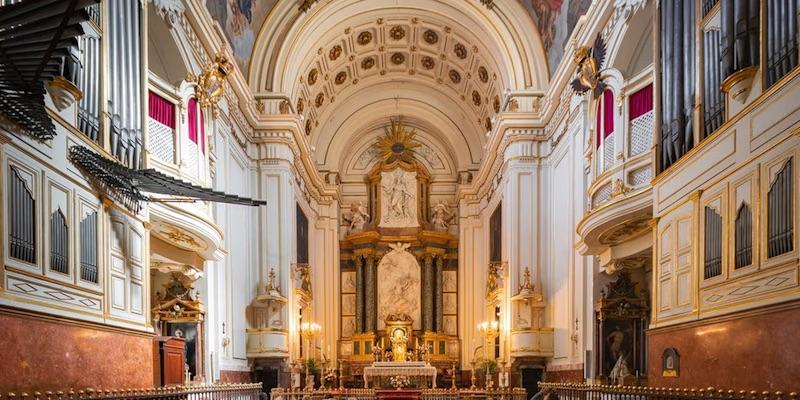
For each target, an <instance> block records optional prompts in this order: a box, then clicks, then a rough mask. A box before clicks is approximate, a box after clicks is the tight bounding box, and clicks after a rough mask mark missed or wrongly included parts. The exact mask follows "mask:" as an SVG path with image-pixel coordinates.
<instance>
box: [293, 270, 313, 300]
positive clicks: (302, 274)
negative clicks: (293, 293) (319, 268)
mask: <svg viewBox="0 0 800 400" xmlns="http://www.w3.org/2000/svg"><path fill="white" fill-rule="evenodd" d="M295 272H296V273H297V275H298V278H300V289H301V290H303V291H304V292H306V293H311V266H310V265H308V264H297V265H296V267H295Z"/></svg>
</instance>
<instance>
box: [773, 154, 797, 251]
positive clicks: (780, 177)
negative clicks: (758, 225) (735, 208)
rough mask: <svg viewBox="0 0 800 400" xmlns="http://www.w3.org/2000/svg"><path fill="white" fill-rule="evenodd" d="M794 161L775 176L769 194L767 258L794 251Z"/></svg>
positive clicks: (788, 162) (789, 162) (790, 161)
mask: <svg viewBox="0 0 800 400" xmlns="http://www.w3.org/2000/svg"><path fill="white" fill-rule="evenodd" d="M792 183H793V182H792V160H791V159H790V160H789V161H787V162H786V164H785V165H784V166H783V169H781V171H780V172H778V174H777V175H776V176H775V181H774V182H773V183H772V187H770V190H769V192H768V193H767V207H768V210H767V214H768V226H767V256H768V257H775V256H778V255H781V254H784V253H787V252H790V251H792V250H793V247H794V246H793V239H794V235H793V234H794V229H793V222H794V219H793V218H794V210H793V208H792V207H793V204H792V201H793V199H792V196H793V188H792V186H793V185H792Z"/></svg>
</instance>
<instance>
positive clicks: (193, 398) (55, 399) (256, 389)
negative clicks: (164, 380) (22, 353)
mask: <svg viewBox="0 0 800 400" xmlns="http://www.w3.org/2000/svg"><path fill="white" fill-rule="evenodd" d="M260 395H261V383H230V384H214V385H192V386H169V387H154V388H148V389H121V390H93V389H86V390H77V391H76V390H73V389H69V390H59V391H49V390H48V391H34V392H19V393H8V394H7V395H6V396H5V397H4V396H3V395H0V399H3V398H8V399H33V400H39V399H48V400H67V399H69V400H83V399H107V400H113V399H152V400H158V399H165V400H166V399H181V400H184V399H185V400H200V399H203V400H215V399H226V400H258V399H259V398H260Z"/></svg>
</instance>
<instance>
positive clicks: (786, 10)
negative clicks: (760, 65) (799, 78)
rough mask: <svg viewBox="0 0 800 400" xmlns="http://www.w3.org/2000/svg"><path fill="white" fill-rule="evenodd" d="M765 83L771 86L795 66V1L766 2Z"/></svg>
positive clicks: (770, 0)
mask: <svg viewBox="0 0 800 400" xmlns="http://www.w3.org/2000/svg"><path fill="white" fill-rule="evenodd" d="M766 8H767V28H766V31H767V35H766V36H767V38H766V40H767V44H766V46H767V52H766V53H767V54H766V57H767V59H766V65H767V68H766V74H767V77H766V83H767V86H772V84H774V83H775V82H777V81H778V80H779V79H781V78H782V77H783V76H784V75H786V74H787V73H789V71H791V70H792V69H793V68H794V67H796V66H797V57H798V55H797V44H798V43H797V18H798V6H797V0H768V1H767V7H766Z"/></svg>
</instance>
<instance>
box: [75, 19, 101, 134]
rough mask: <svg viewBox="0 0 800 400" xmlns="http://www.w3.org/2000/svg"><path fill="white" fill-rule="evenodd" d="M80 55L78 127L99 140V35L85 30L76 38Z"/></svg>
mask: <svg viewBox="0 0 800 400" xmlns="http://www.w3.org/2000/svg"><path fill="white" fill-rule="evenodd" d="M78 49H79V51H80V55H81V57H80V58H81V64H80V72H79V73H78V80H77V82H76V84H77V86H78V87H79V88H80V89H81V92H82V93H83V97H81V99H80V101H79V102H78V129H80V131H81V132H83V133H84V134H85V135H86V136H87V137H88V138H89V139H92V140H93V141H95V142H99V141H100V95H101V92H100V66H101V64H100V36H99V35H98V34H96V33H94V32H87V33H86V34H84V35H83V36H81V37H80V38H79V39H78Z"/></svg>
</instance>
